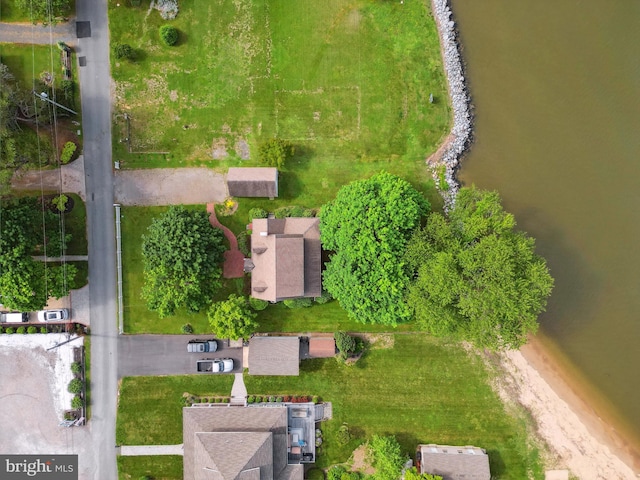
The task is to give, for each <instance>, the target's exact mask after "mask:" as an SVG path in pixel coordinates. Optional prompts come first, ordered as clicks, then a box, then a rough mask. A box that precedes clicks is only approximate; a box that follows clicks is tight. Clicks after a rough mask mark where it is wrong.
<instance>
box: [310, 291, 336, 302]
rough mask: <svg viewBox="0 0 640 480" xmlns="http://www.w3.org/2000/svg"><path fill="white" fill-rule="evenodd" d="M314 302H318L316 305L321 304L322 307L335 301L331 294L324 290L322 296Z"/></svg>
mask: <svg viewBox="0 0 640 480" xmlns="http://www.w3.org/2000/svg"><path fill="white" fill-rule="evenodd" d="M314 300H315V301H316V303H319V304H320V305H322V304H325V303H327V302H329V301H331V300H333V297H332V296H331V294H330V293H329V292H327V291H325V290H323V291H322V294H321V295H320V296H319V297H316V298H314Z"/></svg>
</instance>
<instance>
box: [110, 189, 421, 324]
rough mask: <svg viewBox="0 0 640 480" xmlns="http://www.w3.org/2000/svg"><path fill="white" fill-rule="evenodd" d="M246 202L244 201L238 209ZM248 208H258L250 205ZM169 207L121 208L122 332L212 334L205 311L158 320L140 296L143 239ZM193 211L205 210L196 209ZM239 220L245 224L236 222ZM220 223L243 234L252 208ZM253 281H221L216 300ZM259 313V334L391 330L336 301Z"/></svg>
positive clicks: (276, 307)
mask: <svg viewBox="0 0 640 480" xmlns="http://www.w3.org/2000/svg"><path fill="white" fill-rule="evenodd" d="M244 200H245V199H240V205H242V204H243V203H244ZM262 203H263V204H264V202H262ZM249 204H250V205H258V204H254V203H252V202H250V203H249ZM269 205H271V204H269ZM167 208H168V207H123V208H122V210H121V212H122V216H121V228H122V278H123V286H122V287H123V297H124V330H125V332H127V333H159V334H161V333H166V334H177V333H180V332H181V330H180V328H181V327H182V325H184V324H185V323H190V324H191V325H192V326H193V329H194V333H196V334H201V333H209V332H211V329H210V327H209V321H208V319H207V315H206V312H204V311H203V312H200V313H191V312H188V311H186V310H185V309H181V310H179V311H178V312H177V313H176V315H175V316H172V317H166V318H160V317H159V316H158V315H157V314H156V313H155V312H152V311H150V310H149V309H147V306H146V304H145V302H144V300H143V299H142V297H141V296H140V292H141V291H142V286H143V284H144V276H143V273H142V271H143V263H142V249H141V245H142V236H143V235H144V234H145V233H146V231H147V228H148V226H149V225H150V224H151V221H152V219H153V218H154V217H156V216H158V215H160V214H162V213H163V212H165V211H166V209H167ZM189 208H205V207H204V206H203V205H193V206H189ZM241 215H244V216H241ZM239 216H240V217H239ZM238 218H243V219H244V220H238ZM219 220H220V221H221V223H223V224H225V225H227V226H229V228H232V229H233V230H234V231H238V230H237V229H240V230H241V229H244V228H245V226H246V223H247V222H248V208H242V210H240V209H239V211H238V212H236V214H235V215H233V216H230V217H219ZM249 281H250V279H249V276H245V278H244V279H227V280H224V279H223V286H222V288H221V289H220V290H219V291H218V292H217V294H216V296H215V298H214V299H213V300H214V301H221V300H226V299H227V297H228V296H229V295H230V294H232V293H235V294H238V295H247V294H248V293H249V290H248V289H249V285H248V283H249ZM257 314H258V317H257V321H258V329H257V330H258V331H259V332H334V331H336V330H346V331H366V332H383V331H387V330H389V327H388V326H385V325H363V324H361V323H358V322H356V321H354V320H352V319H350V318H349V317H348V315H347V313H346V312H345V311H344V310H343V309H342V308H340V304H339V303H338V302H337V301H331V302H329V303H327V304H324V305H320V304H316V303H314V304H313V306H312V307H309V308H303V309H291V308H288V307H286V306H284V304H282V303H280V304H276V305H269V306H268V307H267V308H266V309H265V310H263V311H261V312H257ZM413 329H415V326H414V325H413V324H405V325H400V326H398V328H397V330H398V331H409V330H413Z"/></svg>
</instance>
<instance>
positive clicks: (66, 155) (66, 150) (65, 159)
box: [60, 142, 78, 196]
mask: <svg viewBox="0 0 640 480" xmlns="http://www.w3.org/2000/svg"><path fill="white" fill-rule="evenodd" d="M76 148H78V147H77V146H76V144H75V143H73V142H67V143H65V144H64V147H63V148H62V153H61V154H60V163H62V164H63V165H66V164H67V163H69V162H70V161H71V159H72V158H73V154H74V153H76ZM60 196H62V195H60Z"/></svg>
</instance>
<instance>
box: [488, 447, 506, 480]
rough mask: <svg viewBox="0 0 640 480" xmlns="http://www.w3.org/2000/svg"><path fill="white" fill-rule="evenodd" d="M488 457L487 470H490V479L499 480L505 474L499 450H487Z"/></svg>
mask: <svg viewBox="0 0 640 480" xmlns="http://www.w3.org/2000/svg"><path fill="white" fill-rule="evenodd" d="M487 455H489V470H491V478H500V477H501V476H502V475H503V474H504V473H506V467H505V464H504V460H503V459H502V456H501V455H500V451H499V450H487Z"/></svg>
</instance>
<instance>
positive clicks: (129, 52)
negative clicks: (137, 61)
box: [113, 43, 135, 60]
mask: <svg viewBox="0 0 640 480" xmlns="http://www.w3.org/2000/svg"><path fill="white" fill-rule="evenodd" d="M113 55H114V56H115V57H116V58H117V59H118V60H120V59H123V58H124V59H127V60H133V59H134V58H135V52H134V51H133V48H132V47H131V45H129V44H128V43H116V44H115V45H114V47H113Z"/></svg>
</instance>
